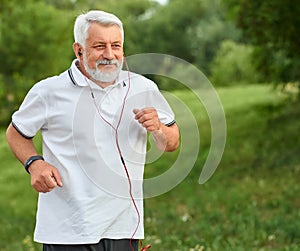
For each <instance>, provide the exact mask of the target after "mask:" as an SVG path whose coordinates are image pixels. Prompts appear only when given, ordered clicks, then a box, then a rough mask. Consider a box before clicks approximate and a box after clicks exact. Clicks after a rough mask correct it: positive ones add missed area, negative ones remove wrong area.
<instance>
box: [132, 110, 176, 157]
mask: <svg viewBox="0 0 300 251" xmlns="http://www.w3.org/2000/svg"><path fill="white" fill-rule="evenodd" d="M133 112H134V114H135V119H136V120H137V121H138V122H139V123H140V124H141V125H142V126H143V127H144V128H146V130H147V131H148V132H150V133H151V134H152V136H153V138H154V140H155V143H156V145H157V147H158V148H159V149H160V150H162V151H166V152H172V151H175V150H176V149H177V148H178V146H179V129H178V127H177V125H176V123H175V124H173V125H171V126H165V125H164V124H162V123H161V122H160V120H159V118H158V114H157V111H156V109H155V108H152V107H150V108H144V109H141V110H139V109H134V110H133Z"/></svg>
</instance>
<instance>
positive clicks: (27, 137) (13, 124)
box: [11, 122, 33, 139]
mask: <svg viewBox="0 0 300 251" xmlns="http://www.w3.org/2000/svg"><path fill="white" fill-rule="evenodd" d="M11 124H12V126H13V127H14V128H15V129H16V130H17V132H18V133H19V134H20V135H21V136H23V137H24V138H25V139H32V138H33V137H31V136H27V135H26V134H24V133H23V132H22V131H21V130H20V129H19V128H18V127H17V126H16V124H15V123H14V122H11Z"/></svg>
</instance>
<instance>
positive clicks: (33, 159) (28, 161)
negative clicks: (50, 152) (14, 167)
mask: <svg viewBox="0 0 300 251" xmlns="http://www.w3.org/2000/svg"><path fill="white" fill-rule="evenodd" d="M36 160H44V158H43V156H40V155H34V156H31V157H30V158H28V159H27V160H26V161H25V163H24V168H25V170H26V172H27V173H29V174H30V172H29V170H28V169H29V167H30V165H31V164H32V163H33V162H34V161H36Z"/></svg>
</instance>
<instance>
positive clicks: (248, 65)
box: [210, 40, 260, 85]
mask: <svg viewBox="0 0 300 251" xmlns="http://www.w3.org/2000/svg"><path fill="white" fill-rule="evenodd" d="M252 52H253V48H252V47H251V46H249V45H243V44H237V43H235V42H233V41H230V40H226V41H223V42H222V44H221V47H220V50H219V51H218V53H217V55H216V56H215V58H214V60H213V62H212V64H211V66H210V69H211V77H210V80H211V82H212V83H213V84H214V85H232V84H241V83H257V82H258V81H259V80H260V76H259V74H258V73H257V72H256V70H255V68H254V66H253V64H252Z"/></svg>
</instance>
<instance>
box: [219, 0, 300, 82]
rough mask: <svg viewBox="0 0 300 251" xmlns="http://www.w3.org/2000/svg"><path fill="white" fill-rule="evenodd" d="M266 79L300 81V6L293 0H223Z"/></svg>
mask: <svg viewBox="0 0 300 251" xmlns="http://www.w3.org/2000/svg"><path fill="white" fill-rule="evenodd" d="M224 2H225V3H226V4H227V6H228V8H231V9H232V10H233V11H232V12H231V16H232V17H234V18H235V19H236V22H237V25H238V27H240V28H241V29H242V30H243V34H244V36H245V39H246V40H247V41H248V42H249V43H251V44H253V45H254V46H256V50H255V51H254V58H255V61H254V63H255V65H256V67H257V69H259V70H260V71H261V72H262V73H263V74H264V76H265V78H266V80H269V81H275V82H280V81H281V82H288V81H299V80H300V71H299V68H300V5H299V4H296V3H295V1H293V0H272V1H261V0H241V1H237V0H224Z"/></svg>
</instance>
